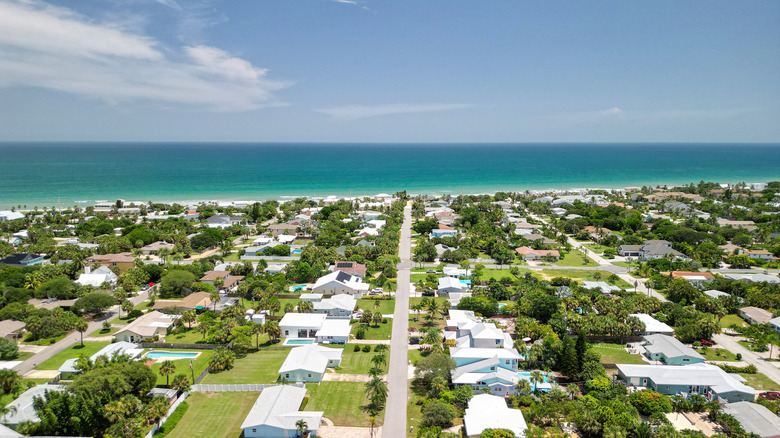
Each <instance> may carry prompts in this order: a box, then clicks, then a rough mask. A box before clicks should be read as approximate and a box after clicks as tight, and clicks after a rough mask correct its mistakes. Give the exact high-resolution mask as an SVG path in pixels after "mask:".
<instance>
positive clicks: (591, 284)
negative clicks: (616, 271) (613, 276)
mask: <svg viewBox="0 0 780 438" xmlns="http://www.w3.org/2000/svg"><path fill="white" fill-rule="evenodd" d="M582 284H583V287H584V288H585V289H601V292H603V293H605V294H610V293H612V292H615V291H619V290H621V289H620V288H619V287H617V286H613V285H611V284H609V283H607V282H606V281H583V282H582Z"/></svg>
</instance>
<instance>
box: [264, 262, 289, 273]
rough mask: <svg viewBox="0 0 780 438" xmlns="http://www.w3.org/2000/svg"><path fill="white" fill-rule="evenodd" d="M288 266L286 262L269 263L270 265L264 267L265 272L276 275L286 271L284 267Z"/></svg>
mask: <svg viewBox="0 0 780 438" xmlns="http://www.w3.org/2000/svg"><path fill="white" fill-rule="evenodd" d="M286 267H287V265H286V264H284V263H271V264H269V265H268V267H266V268H265V269H263V272H264V273H266V274H270V275H276V274H279V273H280V272H284V269H285V268H286Z"/></svg>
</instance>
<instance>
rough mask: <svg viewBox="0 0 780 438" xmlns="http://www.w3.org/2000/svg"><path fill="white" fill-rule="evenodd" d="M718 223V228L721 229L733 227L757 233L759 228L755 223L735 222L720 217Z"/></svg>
mask: <svg viewBox="0 0 780 438" xmlns="http://www.w3.org/2000/svg"><path fill="white" fill-rule="evenodd" d="M716 220H717V222H718V226H720V227H732V228H742V229H745V230H747V231H755V230H756V228H758V226H757V225H756V223H755V222H753V221H733V220H730V219H726V218H722V217H719V218H718V219H716Z"/></svg>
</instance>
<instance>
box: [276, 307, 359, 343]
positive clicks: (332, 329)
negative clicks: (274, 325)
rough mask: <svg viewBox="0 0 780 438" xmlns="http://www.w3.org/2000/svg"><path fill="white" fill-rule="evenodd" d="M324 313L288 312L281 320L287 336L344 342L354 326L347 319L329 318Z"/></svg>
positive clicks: (283, 332) (283, 334)
mask: <svg viewBox="0 0 780 438" xmlns="http://www.w3.org/2000/svg"><path fill="white" fill-rule="evenodd" d="M327 316H328V315H326V314H324V313H287V314H285V315H284V317H282V320H281V321H279V328H280V329H281V330H282V336H283V337H285V338H315V339H316V340H317V342H328V343H344V342H346V341H347V340H348V339H349V333H350V331H351V330H352V326H350V325H349V320H346V319H328V318H327Z"/></svg>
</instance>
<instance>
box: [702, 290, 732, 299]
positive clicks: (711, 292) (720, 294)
mask: <svg viewBox="0 0 780 438" xmlns="http://www.w3.org/2000/svg"><path fill="white" fill-rule="evenodd" d="M704 295H707V296H708V297H710V298H712V299H718V298H721V297H730V296H731V294H728V293H726V292H721V291H719V290H715V289H710V290H705V291H704Z"/></svg>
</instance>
